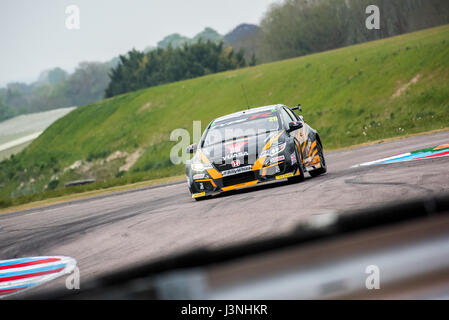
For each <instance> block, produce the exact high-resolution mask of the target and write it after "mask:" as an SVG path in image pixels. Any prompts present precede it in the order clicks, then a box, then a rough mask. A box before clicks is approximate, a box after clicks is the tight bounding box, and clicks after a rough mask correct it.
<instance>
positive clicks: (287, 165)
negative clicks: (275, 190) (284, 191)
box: [188, 157, 300, 199]
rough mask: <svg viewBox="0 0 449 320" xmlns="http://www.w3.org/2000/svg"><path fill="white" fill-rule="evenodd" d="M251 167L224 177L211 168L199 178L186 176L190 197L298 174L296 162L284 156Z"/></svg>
mask: <svg viewBox="0 0 449 320" xmlns="http://www.w3.org/2000/svg"><path fill="white" fill-rule="evenodd" d="M252 167H253V170H251V171H247V172H243V173H239V174H235V175H230V176H225V177H223V175H222V174H221V173H220V172H218V170H216V169H211V170H208V172H207V174H204V177H202V176H201V177H200V178H199V179H195V178H194V176H193V177H191V178H190V179H191V180H190V179H189V178H188V181H189V188H190V192H191V197H192V199H195V198H200V197H206V196H212V195H216V194H220V193H223V192H226V191H231V190H237V189H243V188H247V187H252V186H255V185H258V184H262V183H265V182H271V181H276V180H283V179H287V178H291V177H294V176H297V175H299V174H300V170H299V167H298V163H293V164H292V163H291V162H290V161H285V157H284V159H282V161H280V162H276V163H273V164H265V165H263V163H262V165H258V164H257V163H256V164H254V165H252Z"/></svg>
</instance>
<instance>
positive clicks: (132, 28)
mask: <svg viewBox="0 0 449 320" xmlns="http://www.w3.org/2000/svg"><path fill="white" fill-rule="evenodd" d="M278 1H279V0H1V1H0V87H4V86H5V85H6V84H7V83H8V82H14V81H20V82H27V83H30V82H33V81H35V80H37V77H38V75H39V74H40V73H41V71H43V70H48V69H52V68H54V67H61V68H63V69H65V70H66V71H69V72H73V71H74V69H75V67H76V66H77V64H78V63H79V62H81V61H101V62H103V61H108V60H110V59H111V58H113V57H115V56H118V55H119V54H124V53H126V52H127V51H129V50H131V49H132V48H136V49H138V50H143V49H144V48H146V47H147V46H156V44H157V42H158V41H160V40H162V39H163V38H164V37H165V36H167V35H169V34H171V33H180V34H182V35H185V36H188V37H193V36H194V35H195V34H197V33H198V32H200V31H202V30H203V29H204V28H205V27H211V28H213V29H215V30H217V31H218V32H219V33H221V34H223V35H224V34H226V33H228V32H229V31H231V30H232V29H233V28H235V27H236V26H237V25H239V24H241V23H254V24H258V23H259V22H260V20H261V18H262V17H263V15H264V13H265V12H266V10H267V9H268V8H269V5H270V4H271V3H274V2H278ZM70 5H76V6H77V7H78V8H79V22H80V24H79V27H80V28H79V29H68V28H67V26H66V22H67V20H68V19H69V18H70V13H66V8H67V7H68V6H70Z"/></svg>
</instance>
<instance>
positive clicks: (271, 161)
mask: <svg viewBox="0 0 449 320" xmlns="http://www.w3.org/2000/svg"><path fill="white" fill-rule="evenodd" d="M284 160H285V157H284V156H279V157H274V158H271V160H270V164H272V163H276V162H281V161H284Z"/></svg>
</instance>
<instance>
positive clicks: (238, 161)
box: [232, 160, 240, 168]
mask: <svg viewBox="0 0 449 320" xmlns="http://www.w3.org/2000/svg"><path fill="white" fill-rule="evenodd" d="M232 167H233V168H236V167H240V160H234V161H232Z"/></svg>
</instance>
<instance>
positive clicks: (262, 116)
mask: <svg viewBox="0 0 449 320" xmlns="http://www.w3.org/2000/svg"><path fill="white" fill-rule="evenodd" d="M279 128H280V120H279V117H278V113H277V111H275V110H274V111H263V112H258V113H249V114H245V115H242V116H239V117H233V118H229V119H225V120H221V121H216V122H213V123H212V124H211V126H210V128H209V130H208V132H207V134H206V136H205V138H204V142H203V147H207V146H210V145H213V144H216V143H222V142H224V141H229V140H233V139H237V138H242V137H250V136H254V135H257V134H261V133H266V132H270V131H278V130H279Z"/></svg>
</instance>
